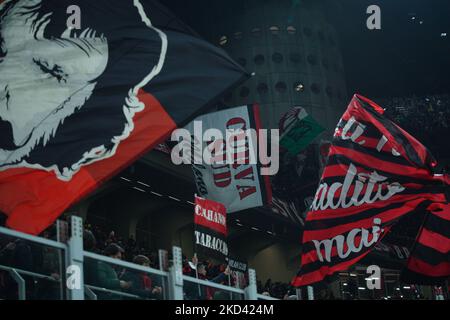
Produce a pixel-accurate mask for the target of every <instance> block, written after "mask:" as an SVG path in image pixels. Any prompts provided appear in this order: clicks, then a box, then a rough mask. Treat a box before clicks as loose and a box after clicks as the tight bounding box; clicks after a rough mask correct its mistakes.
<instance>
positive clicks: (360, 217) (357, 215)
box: [293, 95, 450, 286]
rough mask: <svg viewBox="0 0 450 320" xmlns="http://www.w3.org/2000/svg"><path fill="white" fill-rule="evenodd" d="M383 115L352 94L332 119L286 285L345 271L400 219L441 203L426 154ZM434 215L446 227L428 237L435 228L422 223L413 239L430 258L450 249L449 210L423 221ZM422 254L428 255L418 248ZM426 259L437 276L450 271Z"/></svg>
mask: <svg viewBox="0 0 450 320" xmlns="http://www.w3.org/2000/svg"><path fill="white" fill-rule="evenodd" d="M383 113H384V110H383V108H381V107H380V106H378V105H377V104H375V103H374V102H372V101H370V100H369V99H367V98H365V97H362V96H360V95H355V96H354V97H353V99H352V100H351V102H350V104H349V106H348V108H347V111H346V112H345V113H344V115H343V116H342V118H341V120H340V121H339V123H338V125H337V128H336V130H335V133H334V138H333V142H332V145H331V147H330V151H329V155H328V161H327V165H326V167H325V169H324V171H323V174H322V178H321V181H320V185H319V187H318V189H317V192H316V194H315V198H314V201H313V203H312V205H311V208H310V211H309V212H308V214H307V217H306V223H305V230H304V233H303V247H302V250H303V252H302V256H301V269H300V271H299V273H298V275H297V277H296V278H295V279H294V280H293V285H295V286H304V285H310V284H313V283H316V282H320V281H322V280H325V279H326V278H327V277H329V276H331V275H333V274H334V273H335V272H337V271H342V270H346V269H348V268H349V267H350V266H351V265H353V264H355V263H356V262H358V261H359V260H361V259H362V258H363V257H364V256H366V255H367V254H368V253H369V252H370V251H371V250H372V249H373V248H374V246H375V245H376V244H377V242H379V241H380V240H381V239H382V238H383V237H384V236H385V235H386V234H387V233H388V232H389V231H390V229H391V227H392V225H393V224H395V223H396V222H397V221H398V220H399V219H400V218H401V217H403V216H405V215H407V214H414V212H415V211H417V210H425V209H429V210H433V211H436V207H443V206H445V205H448V202H447V200H446V197H445V194H444V188H443V183H444V178H443V177H442V176H437V175H434V174H433V169H434V168H435V167H436V161H435V160H434V159H433V157H432V155H431V154H430V153H429V152H428V150H427V149H426V148H425V147H424V146H423V145H422V144H421V143H420V142H418V141H417V140H416V139H414V138H413V137H412V136H411V135H409V134H408V133H407V132H406V131H404V130H403V129H401V128H400V127H399V126H397V125H396V124H394V123H393V122H391V121H390V120H388V119H387V118H386V117H385V116H384V115H383ZM433 219H434V220H436V219H441V220H442V221H446V222H447V225H446V226H447V227H446V229H444V230H442V233H441V236H440V237H437V236H436V237H431V236H429V234H428V235H427V231H426V230H428V231H430V232H436V231H439V230H440V229H438V228H437V226H436V225H435V224H434V223H433V225H434V228H436V229H433V227H431V229H427V224H425V226H424V229H423V230H422V233H421V236H420V237H419V243H422V245H427V246H428V247H429V248H432V250H437V251H440V252H441V253H443V254H442V255H435V257H436V259H437V260H439V259H444V258H445V257H448V250H449V239H448V236H449V234H448V231H449V229H448V215H447V216H445V215H443V214H441V215H439V214H438V215H435V216H432V215H430V217H429V220H428V222H429V223H430V224H428V226H430V225H431V224H432V221H433ZM428 228H429V227H428ZM439 239H441V240H445V241H439ZM427 240H429V241H428V242H427ZM441 246H442V247H441ZM445 253H446V254H445ZM422 259H423V260H422V261H428V260H429V259H430V257H429V256H428V255H427V253H425V257H422ZM412 261H413V262H414V260H412ZM442 262H443V263H444V262H448V260H447V261H442ZM431 264H432V265H439V266H440V267H439V268H440V272H439V275H447V276H448V275H450V269H449V265H448V263H447V264H445V263H444V264H440V262H439V261H434V263H431ZM429 265H430V263H427V265H423V264H417V263H416V264H415V266H416V268H417V269H416V272H423V273H426V270H425V271H424V270H423V267H424V266H425V267H426V266H429ZM411 266H414V264H413V263H410V267H411Z"/></svg>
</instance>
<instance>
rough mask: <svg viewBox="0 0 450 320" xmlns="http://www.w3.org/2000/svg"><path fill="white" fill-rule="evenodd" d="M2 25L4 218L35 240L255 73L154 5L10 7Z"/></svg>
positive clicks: (35, 3) (0, 7) (27, 3)
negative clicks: (60, 216) (100, 188)
mask: <svg viewBox="0 0 450 320" xmlns="http://www.w3.org/2000/svg"><path fill="white" fill-rule="evenodd" d="M0 19H1V20H0V75H1V77H0V211H1V212H3V213H5V214H6V215H7V217H8V220H7V225H8V226H9V227H11V228H14V229H17V230H20V231H24V232H28V233H32V234H38V233H39V232H41V231H42V230H43V229H45V228H46V227H47V226H48V225H49V224H51V223H52V222H53V221H54V220H55V219H56V218H57V217H58V216H59V215H60V214H61V213H62V212H63V211H64V210H65V209H66V208H68V207H69V206H70V205H71V204H73V203H74V202H76V201H77V200H79V199H81V198H82V197H83V196H85V195H87V194H88V193H89V192H90V191H92V190H94V189H95V188H97V187H98V186H99V184H100V183H102V182H104V181H105V180H106V179H108V178H110V177H111V176H113V175H114V174H115V173H116V172H118V171H120V170H121V169H123V168H124V167H125V166H127V165H129V164H130V163H131V162H132V161H133V160H135V159H137V158H138V157H139V156H141V155H142V154H144V153H145V152H147V151H149V150H150V149H151V148H152V147H153V146H155V145H157V144H158V143H160V142H162V141H164V140H165V139H166V138H167V137H168V135H169V134H170V132H171V131H172V130H173V129H174V128H176V127H177V126H183V125H185V124H186V123H188V122H189V121H190V120H191V119H193V118H194V117H195V116H196V115H198V114H199V113H200V112H202V110H204V109H205V108H207V107H208V106H210V104H211V103H213V102H214V101H215V100H216V99H218V98H220V96H221V95H222V94H223V92H224V91H226V90H228V89H230V88H231V87H233V86H235V85H237V83H238V82H240V81H241V80H243V79H245V78H246V77H247V76H248V75H247V74H246V72H245V71H244V70H243V69H242V68H241V67H240V66H239V65H238V64H237V63H235V62H234V61H233V60H231V59H230V58H229V56H228V55H227V54H226V53H225V52H224V51H223V50H221V49H219V48H217V47H215V46H213V45H211V44H209V43H207V42H206V41H203V40H202V39H200V38H199V37H198V36H197V35H196V34H195V33H194V32H193V31H192V30H191V29H190V28H188V27H187V26H185V25H184V24H183V23H181V22H180V21H179V20H177V19H176V18H175V17H174V16H173V15H172V14H171V13H170V12H169V11H167V9H165V8H164V7H162V6H160V5H159V4H158V3H157V2H154V1H151V0H95V1H92V0H4V1H0Z"/></svg>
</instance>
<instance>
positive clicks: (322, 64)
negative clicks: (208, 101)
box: [200, 0, 347, 129]
mask: <svg viewBox="0 0 450 320" xmlns="http://www.w3.org/2000/svg"><path fill="white" fill-rule="evenodd" d="M216 5H217V6H218V7H217V8H215V9H214V10H211V11H212V14H215V15H213V16H211V17H210V20H209V21H205V22H204V25H205V26H204V30H201V31H200V32H202V31H203V33H204V34H207V35H208V38H209V39H208V40H210V41H212V42H214V43H216V44H218V45H219V46H222V47H223V48H224V49H226V50H227V51H228V53H229V54H230V55H231V56H232V57H233V58H234V59H235V60H236V61H238V62H239V63H240V64H241V65H243V66H244V67H245V68H246V69H247V70H248V71H249V72H254V73H255V75H254V76H253V77H252V78H251V79H250V80H248V81H247V82H245V83H244V84H242V85H241V86H240V87H238V88H237V89H236V90H234V91H233V92H232V93H229V94H228V95H227V96H226V98H225V100H224V103H225V104H226V105H227V106H235V105H241V104H245V103H251V102H258V103H259V104H260V106H261V110H262V118H263V125H264V126H266V127H268V128H276V127H277V126H278V120H279V118H280V116H281V115H282V114H283V113H284V112H286V110H288V109H289V108H290V107H292V106H296V105H299V106H304V107H306V109H307V110H308V111H309V112H310V113H312V115H313V116H314V117H315V118H316V119H317V120H318V121H319V122H321V123H322V124H323V125H325V126H326V127H327V128H329V129H334V127H335V125H336V121H337V119H339V117H340V116H341V114H342V111H343V109H344V107H345V104H346V100H347V92H346V84H345V80H344V68H343V64H342V56H341V52H340V49H339V43H338V39H337V35H336V32H335V30H334V28H333V27H332V26H331V25H329V24H328V23H327V22H326V19H325V17H324V16H323V15H322V13H321V12H320V8H319V7H316V5H315V4H314V1H308V2H305V1H276V0H265V1H261V0H249V1H240V2H236V1H233V2H226V3H225V4H224V2H222V3H221V4H216ZM211 22H213V23H211Z"/></svg>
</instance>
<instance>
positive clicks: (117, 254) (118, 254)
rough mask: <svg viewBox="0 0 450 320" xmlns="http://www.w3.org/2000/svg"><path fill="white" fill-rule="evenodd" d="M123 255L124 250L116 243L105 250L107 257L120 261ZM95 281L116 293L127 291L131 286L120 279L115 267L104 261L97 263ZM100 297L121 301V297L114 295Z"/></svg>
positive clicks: (106, 294) (107, 294)
mask: <svg viewBox="0 0 450 320" xmlns="http://www.w3.org/2000/svg"><path fill="white" fill-rule="evenodd" d="M123 253H124V250H123V249H122V248H121V247H120V246H119V245H117V244H115V243H111V244H110V245H108V246H107V247H106V248H105V250H104V254H105V255H106V256H108V257H110V258H112V259H118V260H121V259H122V254H123ZM95 279H96V280H97V283H98V286H100V287H102V288H105V289H109V290H114V291H121V290H122V289H123V290H126V289H129V288H130V286H131V283H130V282H127V281H124V280H120V279H119V276H118V272H117V271H116V270H115V268H114V266H112V265H111V264H109V263H106V262H103V261H99V262H98V263H97V268H96V274H95ZM98 297H99V298H102V299H109V300H116V299H121V297H120V296H118V295H116V294H113V293H101V294H99V295H98Z"/></svg>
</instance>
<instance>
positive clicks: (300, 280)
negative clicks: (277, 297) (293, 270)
mask: <svg viewBox="0 0 450 320" xmlns="http://www.w3.org/2000/svg"><path fill="white" fill-rule="evenodd" d="M369 252H370V251H367V252H364V253H363V254H361V255H360V256H358V257H356V258H354V259H351V260H348V261H344V262H342V263H339V264H336V265H334V266H331V267H329V266H323V267H321V268H320V269H317V270H316V271H313V272H310V273H307V274H303V275H301V276H297V277H295V278H294V280H293V281H292V282H291V284H292V285H293V286H294V287H301V286H307V285H309V284H312V283H314V282H319V281H321V280H323V278H325V277H326V276H328V275H332V274H333V273H335V272H337V271H342V270H347V269H348V268H349V267H350V266H352V265H353V264H355V263H356V262H358V261H359V260H361V259H362V258H364V257H365V256H366V255H367V254H368V253H369Z"/></svg>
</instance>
